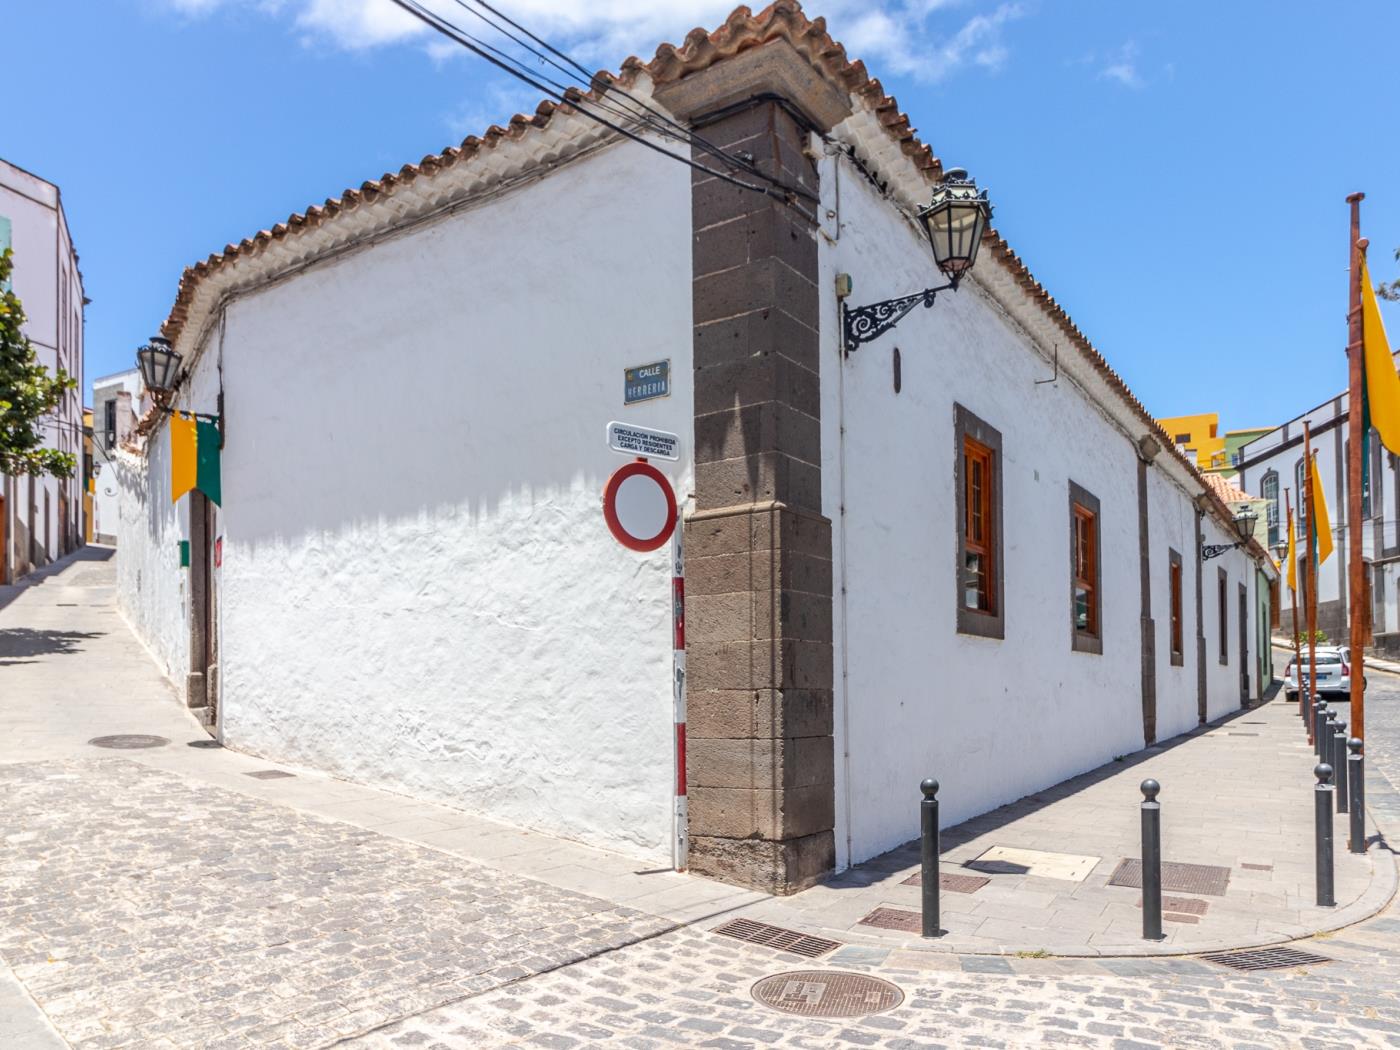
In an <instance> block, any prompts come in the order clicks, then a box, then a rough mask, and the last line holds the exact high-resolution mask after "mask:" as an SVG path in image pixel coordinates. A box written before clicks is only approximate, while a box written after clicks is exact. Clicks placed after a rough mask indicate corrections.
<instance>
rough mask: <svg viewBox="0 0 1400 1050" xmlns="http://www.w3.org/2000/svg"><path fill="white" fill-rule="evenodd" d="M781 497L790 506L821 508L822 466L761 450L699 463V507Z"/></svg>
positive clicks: (697, 492)
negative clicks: (751, 453) (733, 457)
mask: <svg viewBox="0 0 1400 1050" xmlns="http://www.w3.org/2000/svg"><path fill="white" fill-rule="evenodd" d="M765 500H780V501H781V502H783V503H786V504H787V505H788V506H790V507H802V508H806V509H808V510H812V511H820V510H821V506H822V470H821V467H820V466H818V465H817V464H814V463H804V462H802V461H801V460H798V459H794V458H793V457H792V456H789V455H786V454H784V453H782V452H760V453H757V454H755V455H751V456H743V457H741V458H737V459H724V460H719V461H711V462H704V461H703V460H697V462H696V464H695V502H696V505H697V506H699V507H702V508H703V507H729V506H733V505H734V504H735V503H758V502H762V501H765Z"/></svg>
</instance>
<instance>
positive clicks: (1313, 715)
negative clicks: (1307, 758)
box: [1308, 693, 1322, 755]
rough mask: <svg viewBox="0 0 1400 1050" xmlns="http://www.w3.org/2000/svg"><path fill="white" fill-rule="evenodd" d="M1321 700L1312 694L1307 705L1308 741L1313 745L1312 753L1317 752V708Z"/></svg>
mask: <svg viewBox="0 0 1400 1050" xmlns="http://www.w3.org/2000/svg"><path fill="white" fill-rule="evenodd" d="M1321 703H1322V701H1321V700H1320V699H1319V698H1318V696H1317V694H1316V693H1314V694H1313V698H1312V703H1311V704H1309V705H1308V712H1309V713H1308V743H1310V744H1311V745H1312V746H1313V754H1314V755H1315V754H1317V709H1318V706H1319V705H1320V704H1321Z"/></svg>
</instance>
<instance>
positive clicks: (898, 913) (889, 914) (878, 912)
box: [860, 908, 924, 933]
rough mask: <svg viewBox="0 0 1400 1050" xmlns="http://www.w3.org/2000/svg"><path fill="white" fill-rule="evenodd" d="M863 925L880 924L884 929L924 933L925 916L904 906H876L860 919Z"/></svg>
mask: <svg viewBox="0 0 1400 1050" xmlns="http://www.w3.org/2000/svg"><path fill="white" fill-rule="evenodd" d="M860 924H861V925H862V926H878V927H879V928H880V929H882V930H903V931H904V932H905V933H922V932H923V929H924V917H923V915H921V914H920V913H919V912H916V911H905V910H904V909H903V908H876V909H875V910H874V911H872V912H871V913H870V914H869V915H867V916H866V917H865V918H863V919H861V920H860Z"/></svg>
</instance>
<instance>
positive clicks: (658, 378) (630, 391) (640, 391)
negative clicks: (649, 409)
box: [622, 360, 671, 405]
mask: <svg viewBox="0 0 1400 1050" xmlns="http://www.w3.org/2000/svg"><path fill="white" fill-rule="evenodd" d="M670 396H671V362H670V361H669V360H667V361H653V362H652V363H651V364H649V365H637V367H635V368H628V369H624V370H623V373H622V403H623V404H624V405H635V404H636V403H637V402H638V401H650V400H651V399H652V398H654V397H670Z"/></svg>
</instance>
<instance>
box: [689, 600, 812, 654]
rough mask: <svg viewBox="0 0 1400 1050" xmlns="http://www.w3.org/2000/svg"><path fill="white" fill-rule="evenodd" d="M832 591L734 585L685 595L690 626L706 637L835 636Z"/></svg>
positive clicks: (718, 639)
mask: <svg viewBox="0 0 1400 1050" xmlns="http://www.w3.org/2000/svg"><path fill="white" fill-rule="evenodd" d="M831 616H832V604H831V596H830V595H824V594H812V593H810V592H806V591H786V590H784V591H777V592H775V591H773V590H770V589H764V590H761V591H732V592H727V593H723V594H688V595H687V596H686V605H685V618H686V631H687V633H688V634H689V636H690V637H691V638H694V639H696V640H697V641H699V640H703V641H705V642H743V641H755V640H765V639H773V638H794V639H799V640H805V641H814V642H829V641H831Z"/></svg>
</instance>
